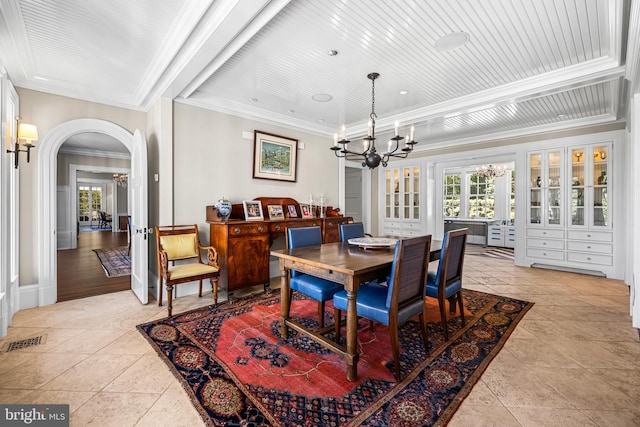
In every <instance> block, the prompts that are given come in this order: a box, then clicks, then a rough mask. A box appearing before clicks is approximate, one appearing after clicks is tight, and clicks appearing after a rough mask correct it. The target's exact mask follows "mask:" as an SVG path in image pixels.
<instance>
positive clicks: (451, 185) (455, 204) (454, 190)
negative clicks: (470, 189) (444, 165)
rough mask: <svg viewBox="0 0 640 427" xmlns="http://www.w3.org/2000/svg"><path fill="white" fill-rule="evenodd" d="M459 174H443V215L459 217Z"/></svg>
mask: <svg viewBox="0 0 640 427" xmlns="http://www.w3.org/2000/svg"><path fill="white" fill-rule="evenodd" d="M460 181H461V179H460V174H459V173H456V174H446V175H445V176H444V191H443V197H444V217H445V218H458V217H460V194H461V193H460Z"/></svg>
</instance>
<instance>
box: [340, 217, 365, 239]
mask: <svg viewBox="0 0 640 427" xmlns="http://www.w3.org/2000/svg"><path fill="white" fill-rule="evenodd" d="M356 237H364V224H362V223H361V222H352V223H348V224H340V241H341V242H346V241H347V240H349V239H354V238H356Z"/></svg>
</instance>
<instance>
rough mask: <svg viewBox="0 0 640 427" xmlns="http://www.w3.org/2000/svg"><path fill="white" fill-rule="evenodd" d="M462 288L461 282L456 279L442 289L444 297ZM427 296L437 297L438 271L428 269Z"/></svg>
mask: <svg viewBox="0 0 640 427" xmlns="http://www.w3.org/2000/svg"><path fill="white" fill-rule="evenodd" d="M460 289H462V282H461V281H460V280H456V281H455V282H453V283H451V284H449V286H447V287H446V288H445V289H444V297H445V298H449V297H450V296H451V295H453V294H455V293H456V292H458V291H459V290H460ZM426 292H427V296H428V297H432V298H438V273H436V272H435V271H430V272H428V273H427V291H426Z"/></svg>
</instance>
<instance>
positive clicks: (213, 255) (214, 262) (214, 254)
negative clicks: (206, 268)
mask: <svg viewBox="0 0 640 427" xmlns="http://www.w3.org/2000/svg"><path fill="white" fill-rule="evenodd" d="M199 248H200V250H203V251H204V250H206V251H207V261H208V264H209V265H210V266H213V267H218V268H219V267H220V266H219V265H218V251H217V250H216V248H214V247H213V246H199Z"/></svg>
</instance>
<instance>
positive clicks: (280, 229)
mask: <svg viewBox="0 0 640 427" xmlns="http://www.w3.org/2000/svg"><path fill="white" fill-rule="evenodd" d="M286 228H287V224H286V223H284V222H282V223H274V224H269V232H270V233H271V234H274V233H284V230H285V229H286Z"/></svg>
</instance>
